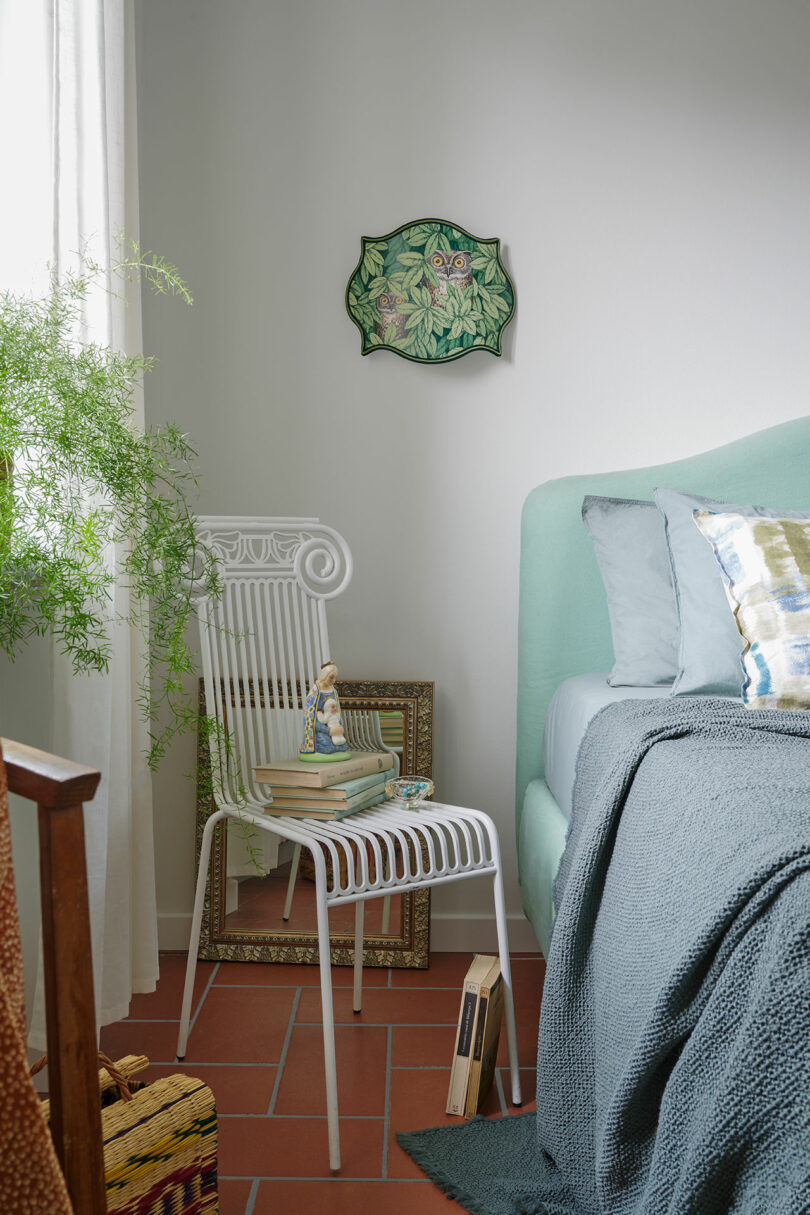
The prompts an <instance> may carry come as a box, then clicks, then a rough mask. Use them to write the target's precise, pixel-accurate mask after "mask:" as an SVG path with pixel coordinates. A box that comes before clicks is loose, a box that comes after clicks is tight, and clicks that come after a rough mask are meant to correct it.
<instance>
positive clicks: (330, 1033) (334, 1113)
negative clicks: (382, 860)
mask: <svg viewBox="0 0 810 1215" xmlns="http://www.w3.org/2000/svg"><path fill="white" fill-rule="evenodd" d="M312 858H313V861H314V864H315V909H316V912H317V916H318V961H319V965H320V971H321V1009H322V1016H323V1064H324V1071H325V1074H326V1122H327V1128H328V1132H329V1167H330V1169H332V1171H333V1172H337V1171H338V1170H339V1168H340V1125H339V1123H338V1097H337V1064H336V1061H335V1014H334V1008H333V1005H332V966H331V958H330V952H329V911H328V908H327V906H326V863H325V861H324V859H323V853H322V852H321V850H320V847H316V848H314V849H313V852H312Z"/></svg>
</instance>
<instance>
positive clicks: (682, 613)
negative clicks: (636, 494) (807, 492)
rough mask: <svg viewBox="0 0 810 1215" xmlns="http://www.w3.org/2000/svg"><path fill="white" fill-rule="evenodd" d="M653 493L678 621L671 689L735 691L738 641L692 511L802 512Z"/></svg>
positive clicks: (768, 515)
mask: <svg viewBox="0 0 810 1215" xmlns="http://www.w3.org/2000/svg"><path fill="white" fill-rule="evenodd" d="M654 497H655V502H656V505H657V506H658V509H659V510H660V511H661V514H662V515H663V517H664V522H665V526H666V538H667V544H668V546H669V556H670V560H671V562H672V578H673V582H674V584H675V596H676V599H677V605H678V617H679V623H680V649H679V652H678V676H677V678H676V680H675V684H674V686H673V689H672V691H673V694H674V695H675V696H699V695H713V696H740V695H741V691H742V684H743V667H742V661H741V660H742V648H743V641H742V638H741V637H740V633H739V630H738V628H737V625H736V622H735V620H734V616H733V615H732V613H731V609H730V608H729V605H728V601H727V599H726V592H725V588H724V586H723V579H722V577H721V575H720V569H719V567H718V564H717V561H716V560H715V556H714V550H713V549H712V546H711V544H710V542H709V541H708V540H707V539H706V537H705V536H703V535H702V534H701V532H700V529H699V528H698V527H697V525H696V524H695V520H694V518H693V514H694V512H695V511H696V510H701V511H714V512H715V513H721V514H735V515H744V516H746V517H751V516H758V517H760V518H764V519H776V518H782V519H801V518H807V515H806V514H802V513H801V512H800V511H782V510H770V509H768V507H765V506H751V505H750V504H748V503H745V504H739V503H728V502H717V501H715V500H714V499H713V498H702V497H700V496H699V495H698V494H688V493H682V492H681V491H680V490H676V489H656V490H655V493H654Z"/></svg>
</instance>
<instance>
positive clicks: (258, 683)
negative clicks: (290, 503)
mask: <svg viewBox="0 0 810 1215" xmlns="http://www.w3.org/2000/svg"><path fill="white" fill-rule="evenodd" d="M197 525H198V526H197V532H198V536H199V539H200V541H201V543H203V544H204V545H206V547H208V548H210V549H211V550H212V551H213V552H214V553H215V555H216V556H217V558H218V560H219V573H220V580H221V584H222V594H221V596H220V597H219V599H217V600H213V599H209V598H206V599H202V600H200V601H199V602H198V604H197V612H198V616H199V622H200V644H201V650H202V654H201V658H202V669H203V678H204V685H205V701H206V713H207V715H208V719H209V726H210V728H211V736H210V744H211V763H212V776H213V784H214V789H213V792H214V796H215V799H216V800H217V801H218V802H219V803H220V804H221V805H222V804H225V805H244V804H246V803H247V804H250V803H254V804H260V805H265V804H266V803H267V801H268V796H267V791H266V790H263V789H262V786H259V785H257V784H256V783H255V781H254V779H253V767H254V765H256V764H262V763H267V762H268V761H269V760H273V759H283V758H285V757H286V756H290V755H295V754H296V753H297V751H298V748H299V746H300V744H301V740H302V726H303V721H302V712H303V702H304V698H305V697H306V694H307V691H308V689H309V686H310V685H311V683H312V680H313V678H314V676H315V675H316V674H317V673H318V671H319V670H320V667H321V664H322V663H324V662H325V661H326V660H327V659H328V658H330V657H331V655H330V653H329V635H328V632H327V627H326V602H327V600H329V599H334V598H335V597H336V596H337V595H339V594H341V592H342V591H343V590H344V589H345V588H346V586H347V585H348V583H349V581H350V579H351V575H352V558H351V553H350V551H349V547H348V545H347V544H346V541H345V540H344V539H343V537H342V536H341V535H340V534H339V533H338V532H336V531H335V530H334V529H333V528H331V527H326V526H325V525H324V524H322V523H320V522H319V521H318V520H317V519H281V518H249V517H241V516H202V517H200V518H199V519H198V521H197Z"/></svg>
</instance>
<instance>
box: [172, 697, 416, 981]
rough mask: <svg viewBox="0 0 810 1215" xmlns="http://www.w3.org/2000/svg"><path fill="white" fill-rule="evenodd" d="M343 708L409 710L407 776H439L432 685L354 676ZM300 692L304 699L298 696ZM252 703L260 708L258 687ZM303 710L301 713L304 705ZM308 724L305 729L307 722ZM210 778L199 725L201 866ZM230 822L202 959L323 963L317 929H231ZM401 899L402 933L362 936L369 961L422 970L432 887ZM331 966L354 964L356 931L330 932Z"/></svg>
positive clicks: (212, 886) (216, 849) (219, 847)
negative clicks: (435, 773)
mask: <svg viewBox="0 0 810 1215" xmlns="http://www.w3.org/2000/svg"><path fill="white" fill-rule="evenodd" d="M337 687H338V693H339V696H340V705H341V709H342V710H343V711H344V712H346V711H347V710H348V711H351V710H353V709H354V710H369V709H372V710H373V709H377V710H390V711H394V712H397V711H399V712H401V713H402V715H403V725H404V738H403V752H402V767H401V771H402V772H403V773H405V772H409V773H417V774H418V775H420V776H429V777H432V775H433V683H432V682H428V681H424V680H417V681H389V680H351V679H341V680H339V681H338V685H337ZM300 691H301V690H300V689H298V692H299V701H300ZM240 699H241V701H242V704H243V705H244V689H243V688H242V687H241V683H240ZM250 705H251V707H255V702H254V699H253V690H252V688H251V690H250ZM302 713H303V710H302ZM205 715H206V705H205V689H204V686H203V681H202V679H201V680H200V681H199V720H200V721H201V722H202V721H203V720H204V719H205ZM302 728H303V727H302ZM210 789H211V782H210V758H209V752H208V746H207V742H206V740H205V736H204V734H203V732H202V731H201V730H198V732H197V842H196V862H197V866H199V861H200V845H201V841H202V833H203V829H204V827H205V823H206V821H207V819H208V816H209V814H210V813H211V812H212V809H213V800H212V798H211V792H210ZM225 839H226V834H225V823H220V825H219V826H218V827H217V829H216V830H215V832H214V838H213V842H212V847H211V864H210V867H209V872H208V880H207V882H206V887H205V903H204V906H203V918H202V931H201V934H200V948H199V953H198V956H199V957H200V958H203V959H208V960H214V961H229V962H300V963H315V962H317V961H318V944H317V933H316V931H315V930H314V929H313V931H312V932H311V933H304V932H301V931H294V930H290V931H282V930H277V931H273V932H267V933H262V932H256V931H252V932H248V931H242V932H229V931H228V930H227V928H226V924H225V877H226V869H225V866H226V847H225ZM397 897H398V898H400V899H401V900H402V915H401V925H400V928H401V931H400V933H399V935H398V936H396V937H394V936H392V935H390V934H389V935H388V936H382V935H378V936H373V935H371V934H370V933H369V932H368V931H367V932H366V935H365V938H364V942H365V943H364V948H363V965H364V966H394V967H397V968H422V967H426V966H427V965H428V954H429V951H430V889H429V888H426V889H423V890H416V891H410V892H407V893H404V894H401V895H398V896H397ZM330 940H331V960H332V964H333V965H337V966H351V965H352V964H353V962H354V933H353V930H352V931H351V932H345V933H343V932H339V933H338V932H331V933H330Z"/></svg>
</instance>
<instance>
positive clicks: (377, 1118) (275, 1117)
mask: <svg viewBox="0 0 810 1215" xmlns="http://www.w3.org/2000/svg"><path fill="white" fill-rule="evenodd" d="M217 1117H218V1118H263V1119H264V1120H265V1121H268V1120H270V1121H273V1122H283V1121H284V1120H285V1119H286V1118H298V1119H301V1118H308V1119H310V1120H316V1121H318V1120H320V1121H323V1122H325V1121H326V1114H222V1113H219V1112H218V1113H217ZM340 1120H341V1122H343V1121H344V1120H345V1121H346V1122H382V1120H383V1115H382V1114H341V1115H340Z"/></svg>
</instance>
